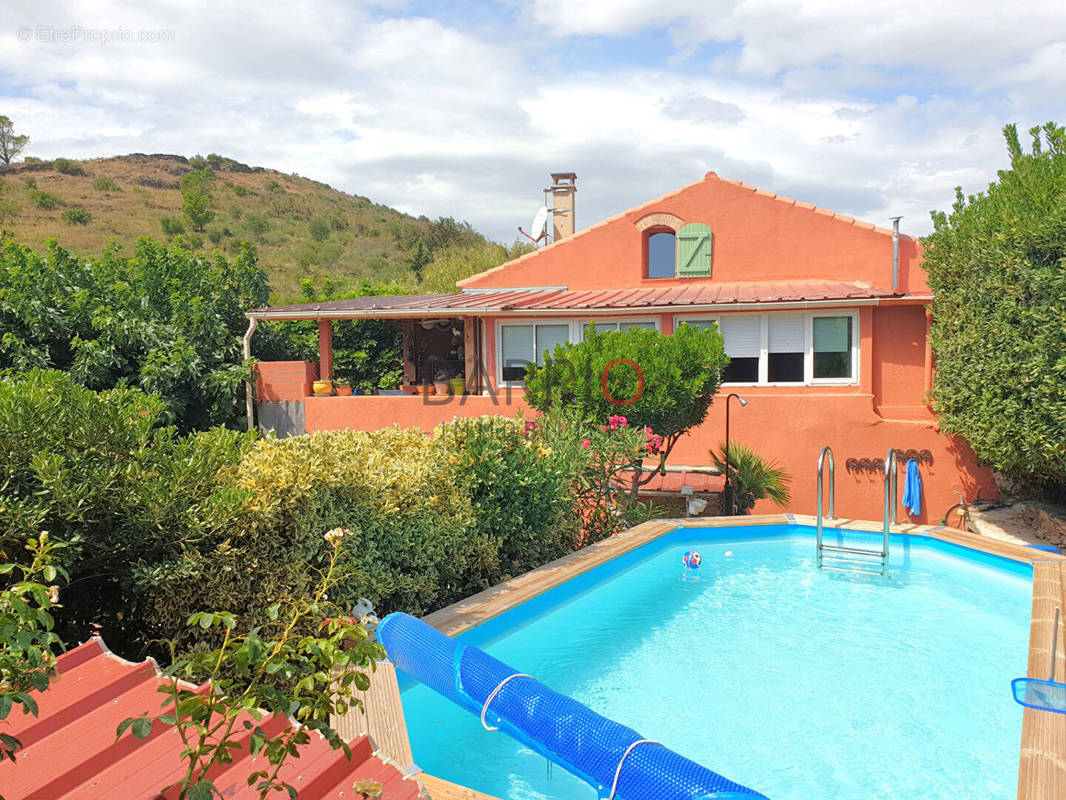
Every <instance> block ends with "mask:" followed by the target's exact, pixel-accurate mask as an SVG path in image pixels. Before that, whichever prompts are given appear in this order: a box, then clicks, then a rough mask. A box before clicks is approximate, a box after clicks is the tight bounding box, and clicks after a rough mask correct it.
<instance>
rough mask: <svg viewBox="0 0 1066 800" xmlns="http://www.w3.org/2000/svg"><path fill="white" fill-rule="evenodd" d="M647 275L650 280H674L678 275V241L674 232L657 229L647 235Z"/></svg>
mask: <svg viewBox="0 0 1066 800" xmlns="http://www.w3.org/2000/svg"><path fill="white" fill-rule="evenodd" d="M645 241H646V245H645V249H646V253H647V258H646V259H645V264H646V268H647V269H646V271H645V274H646V275H647V276H648V277H649V278H673V277H674V276H675V275H676V274H677V239H676V237H675V235H674V232H673V231H672V230H669V229H667V228H657V229H652V230H650V231H648V233H647V234H646V235H645Z"/></svg>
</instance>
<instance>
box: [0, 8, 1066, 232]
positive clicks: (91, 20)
mask: <svg viewBox="0 0 1066 800" xmlns="http://www.w3.org/2000/svg"><path fill="white" fill-rule="evenodd" d="M926 6H928V8H927V7H926ZM1060 6H1062V4H1061V3H1055V4H1053V5H1051V4H1041V3H1033V4H1026V5H1025V6H1024V7H1023V6H1018V7H1012V8H1010V9H1009V10H1008V11H1000V10H999V6H998V5H996V6H995V7H993V6H992V5H991V4H977V5H974V6H966V7H965V10H961V9H960V7H957V6H956V7H954V8H953V7H952V6H950V5H949V6H945V5H944V4H930V3H925V4H918V3H914V2H912V0H901V3H900V4H890V3H887V2H883V0H877V2H872V3H867V4H858V5H855V6H854V7H853V8H850V7H844V8H843V10H841V8H839V7H837V5H836V4H829V3H826V2H818V3H813V2H809V3H805V4H803V5H802V7H801V6H800V5H799V4H797V3H795V2H791V1H788V2H786V0H743V1H740V0H738V1H737V2H716V3H713V4H709V3H707V2H695V1H694V0H658V2H655V3H650V2H637V1H636V0H615V2H610V3H606V2H605V3H599V2H585V1H584V0H583V2H581V3H562V2H557V1H556V0H537V2H533V3H532V4H528V5H527V6H525V7H524V10H523V11H520V12H519V14H518V19H517V21H516V23H515V25H514V26H497V27H492V26H490V25H489V24H488V23H487V22H485V21H484V20H482V19H480V18H477V19H475V18H473V16H472V18H471V19H470V20H469V21H468V22H467V21H463V20H461V19H457V18H456V17H454V16H453V17H450V18H443V17H442V18H440V19H431V18H422V17H412V16H405V15H404V6H403V4H402V3H399V4H391V6H390V7H387V8H385V9H384V10H382V7H381V4H362V5H357V4H352V3H349V2H345V1H344V0H307V2H305V3H303V4H301V6H300V8H299V11H298V12H296V11H294V10H293V8H292V7H291V6H289V5H285V4H281V3H263V4H257V5H255V6H249V7H248V8H247V9H242V8H239V7H237V6H236V5H235V4H230V3H212V4H209V3H206V2H192V0H190V2H188V3H184V4H183V3H176V2H175V3H171V2H162V0H157V2H144V3H141V4H139V5H137V6H135V7H125V6H119V5H112V4H110V3H106V2H103V0H98V1H97V2H93V3H83V4H80V5H79V6H78V7H77V12H76V14H75V12H73V11H71V10H70V7H69V6H67V5H65V4H61V3H58V2H42V3H36V4H32V5H31V4H24V5H23V6H22V7H21V8H15V9H12V10H11V13H9V14H7V15H6V16H7V17H8V18H9V19H7V20H5V24H6V25H7V26H8V27H7V29H6V30H4V29H3V28H0V80H2V81H3V85H2V86H0V113H4V114H7V115H9V116H11V117H12V118H13V119H15V121H16V126H17V128H18V129H19V130H20V131H24V132H26V133H29V134H30V136H31V138H32V144H31V149H30V152H31V154H33V155H38V156H42V157H47V156H59V155H64V156H82V157H90V156H103V155H112V154H116V153H125V152H134V151H141V152H178V153H183V154H186V155H191V154H193V153H197V152H199V153H208V152H218V153H223V154H225V155H229V156H232V157H234V158H238V159H240V160H242V161H246V162H249V163H252V164H258V165H263V166H269V167H274V168H277V169H280V170H282V171H285V172H299V173H300V174H304V175H308V176H310V177H313V178H316V179H318V180H322V181H326V182H328V183H330V184H332V185H335V186H338V187H339V188H343V189H346V190H348V191H352V192H355V193H359V194H363V195H366V196H369V197H371V198H372V199H374V200H376V201H378V202H383V203H388V204H390V205H394V206H396V207H399V208H401V209H404V210H407V211H410V212H412V213H425V214H427V215H429V216H439V215H453V216H456V217H460V218H465V219H469V220H470V221H471V222H472V223H473V224H474V225H475V226H477V227H478V228H479V229H481V230H483V231H485V232H487V233H488V234H490V235H492V236H494V237H497V238H499V239H504V240H510V239H511V238H513V236H514V234H515V228H516V226H517V225H519V224H522V225H525V224H527V223H528V221H529V216H530V214H531V213H532V210H533V208H534V207H535V206H536V205H537V204H539V202H540V200H541V195H540V189H541V188H542V187H543V186H544V185H545V182H546V181H547V178H548V175H547V173H548V172H551V171H558V170H562V169H566V170H569V169H573V170H575V171H576V172H577V173H578V187H579V191H578V196H577V203H578V207H577V209H578V225H579V227H580V226H584V225H588V224H591V223H593V222H595V221H597V220H599V219H602V218H603V217H605V216H607V215H609V214H612V213H615V212H617V211H620V210H623V209H625V208H627V207H630V206H633V205H636V204H638V203H640V202H643V201H644V200H647V199H649V198H652V197H655V196H657V195H659V194H662V193H664V192H668V191H671V190H673V189H675V188H678V187H679V186H681V185H684V184H686V183H690V182H692V181H694V180H698V179H699V178H700V177H701V176H702V175H703V173H704V172H706V171H708V170H711V169H713V170H715V171H717V172H718V173H719V174H720V175H722V176H723V177H728V178H739V179H742V180H744V181H746V182H749V183H756V184H759V185H761V186H764V187H765V188H768V189H771V190H774V191H779V192H782V193H785V194H790V195H793V196H796V197H799V198H801V199H805V200H809V201H812V202H816V203H818V204H820V205H825V206H828V207H831V208H834V209H836V210H838V211H841V212H843V213H848V214H853V215H856V216H860V217H863V218H868V219H871V220H873V221H876V222H879V223H885V222H886V220H887V218H888V216H890V215H893V214H897V213H902V214H904V215H905V216H906V219H905V221H904V227H905V229H906V230H908V231H910V232H919V233H920V232H924V231H926V230H928V229H929V224H928V221H927V220H928V211H929V210H930V209H931V208H944V207H946V206H947V205H948V204H949V203H950V201H951V198H952V195H953V187H954V186H955V185H956V184H958V183H962V184H963V185H964V186H965V187H966V189H967V190H968V191H974V190H979V189H981V188H983V187H984V185H985V184H986V183H987V181H988V180H990V179H992V178H993V177H994V174H995V169H996V168H999V167H1001V166H1003V164H1004V162H1005V156H1004V148H1003V145H1002V140H1001V138H1000V136H999V129H1000V128H1001V127H1002V125H1003V124H1004V123H1005V122H1008V121H1017V122H1018V123H1019V127H1021V128H1023V129H1025V128H1028V127H1029V126H1030V125H1032V124H1036V123H1039V122H1043V121H1045V117H1044V115H1046V114H1051V113H1054V111H1055V110H1056V109H1053V108H1051V107H1052V105H1053V104H1054V103H1056V102H1057V101H1058V98H1060V97H1061V96H1062V93H1063V91H1064V90H1066V85H1064V83H1063V81H1064V80H1066V78H1064V77H1063V75H1064V74H1066V73H1064V72H1063V71H1062V69H1061V65H1062V63H1063V57H1064V55H1066V43H1064V41H1063V35H1062V34H1063V31H1064V30H1066V23H1064V22H1063V20H1064V15H1066V6H1062V7H1061V8H1060ZM393 7H394V8H395V9H396V10H395V11H394V9H393ZM471 13H472V15H473V13H474V12H471ZM24 25H25V26H31V28H33V29H34V30H35V29H36V26H56V27H62V26H71V25H81V26H83V27H84V28H90V27H91V26H95V27H98V28H121V29H126V30H132V31H139V30H170V31H173V34H174V35H173V41H169V42H164V43H155V44H141V43H136V42H134V43H128V44H127V43H112V44H109V45H102V44H99V43H89V42H85V41H81V42H71V43H65V44H64V43H58V44H57V43H47V42H39V41H31V42H29V43H24V42H21V41H19V39H18V37H17V35H16V33H17V31H18V29H19V26H24ZM653 26H659V27H662V26H666V27H667V28H668V29H669V30H670V32H671V35H672V36H673V39H674V41H675V42H676V43H677V47H678V48H679V49H682V50H685V49H686V48H687V50H685V52H691V51H692V48H695V47H698V46H699V45H700V44H702V43H706V42H710V43H719V44H722V43H725V45H724V47H723V48H719V49H718V50H715V51H714V52H713V53H712V55H713V56H714V57H715V58H716V60H715V61H714V64H713V67H712V68H709V69H702V70H700V69H697V68H695V67H694V65H693V64H692V63H685V62H682V63H679V64H672V63H669V62H666V63H663V64H658V65H655V64H653V65H649V64H648V62H647V61H646V60H645V61H638V60H636V59H634V60H633V61H632V63H626V60H627V59H625V58H622V57H619V54H618V53H617V52H615V53H614V54H613V59H603V60H599V61H598V60H597V56H596V54H597V53H598V52H599V50H598V49H597V48H598V47H599V46H600V45H602V44H603V43H604V42H607V43H609V42H610V41H611V40H610V39H595V38H590V39H586V38H581V37H586V36H587V37H621V36H638V35H640V33H641V31H643V30H645V29H647V28H649V27H653ZM577 35H580V36H579V38H569V37H574V36H577ZM618 41H622V40H618ZM582 47H586V48H588V57H587V58H583V57H582V55H583V54H582V52H581V51H580V48H582ZM623 55H624V54H623ZM620 61H621V62H622V63H621V64H619V62H620ZM916 76H921V77H920V78H919V77H916ZM936 76H939V77H936ZM1049 109H1050V110H1049Z"/></svg>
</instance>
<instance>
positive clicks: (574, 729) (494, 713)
mask: <svg viewBox="0 0 1066 800" xmlns="http://www.w3.org/2000/svg"><path fill="white" fill-rule="evenodd" d="M377 637H378V641H379V642H380V643H381V644H382V645H384V647H385V651H386V652H387V653H388V656H389V659H390V660H391V661H392V662H393V663H394V664H395V665H396V666H397V667H399V668H400V669H402V670H403V671H404V672H406V673H407V674H408V675H410V676H412V677H414V678H417V679H418V680H419V681H421V682H422V683H424V684H426V685H427V686H429V687H430V688H431V689H433V690H435V691H437V692H439V693H440V694H442V695H444V696H445V697H447V698H448V699H449V700H451V701H452V702H454V703H458V704H459V705H461V706H463V707H464V708H466V709H467V710H468V711H471V712H473V713H475V714H478V715H479V716H480V715H481V712H482V709H483V707H484V705H485V701H486V700H487V699H488V697H489V695H491V694H492V693H493V691H494V690H495V689H496V687H498V686H499V685H500V683H501V682H502V681H504V680H505V679H507V678H508V677H510V676H512V675H515V673H516V672H517V670H515V669H512V668H511V667H509V666H507V665H506V664H504V663H503V662H501V661H497V660H496V659H495V658H493V657H492V656H490V655H489V654H488V653H486V652H484V651H482V650H479V649H478V648H476V647H469V646H467V645H464V644H461V643H460V642H457V641H455V640H454V639H450V638H449V637H447V636H445V635H444V634H443V633H441V632H440V631H438V630H436V629H435V628H433V627H431V626H429V625H427V624H426V623H424V622H422V621H421V620H419V619H416V618H415V617H412V616H410V615H408V614H390V615H389V616H387V617H386V618H385V619H384V620H383V621H382V623H381V625H380V626H379V627H378V630H377ZM485 722H486V723H487V724H489V725H491V726H496V727H499V729H500V730H501V731H503V732H505V733H507V734H509V735H510V736H512V737H514V738H515V739H517V740H518V741H520V742H522V743H523V744H525V745H527V746H528V747H531V748H533V749H534V750H536V751H537V752H538V753H540V754H541V755H543V756H545V757H546V758H549V759H551V760H552V761H553V762H555V763H556V764H558V765H559V766H561V767H563V768H564V769H566V770H568V771H570V772H572V773H573V774H575V775H577V776H578V777H579V778H581V779H582V780H585V781H587V782H588V783H590V784H591V785H592V786H593V787H594V788H595V789H596V790H597V791H598V792H599V795H600V797H607V795H609V794H610V792H611V785H612V784H613V782H614V776H615V771H616V769H617V768H618V762H619V761H620V760H621V759H622V756H623V755H624V754H625V752H626V750H627V748H629V746H630V745H631V744H633V743H634V742H636V741H639V740H640V739H642V738H643V737H642V736H641V735H640V734H639V733H637V732H636V731H635V730H633V729H632V728H627V727H626V726H625V725H621V724H619V723H617V722H614V721H613V720H609V719H607V718H606V717H601V716H600V715H599V714H597V713H596V712H594V711H592V710H591V709H589V708H588V707H586V706H584V705H582V704H581V703H579V702H577V701H576V700H574V699H572V698H570V697H566V696H565V695H561V694H558V693H557V692H553V691H552V690H551V689H549V688H548V687H547V686H544V685H543V684H541V683H539V682H537V681H536V680H534V679H533V678H529V677H515V678H513V679H511V680H508V681H507V683H505V684H504V685H503V687H502V688H501V689H500V690H499V692H498V693H497V694H496V696H495V697H493V698H492V703H491V704H490V706H489V710H488V713H487V714H486V716H485ZM615 797H616V798H621V800H652V799H653V798H654V800H710V798H720V799H721V800H725V799H726V798H747V799H749V800H750V798H752V797H755V798H760V797H762V798H764V796H763V795H761V794H759V793H758V792H756V791H753V790H752V789H748V788H747V787H745V786H741V785H740V784H737V783H734V782H733V781H731V780H729V779H728V778H724V777H722V776H721V775H719V774H718V773H716V772H712V771H711V770H709V769H707V768H706V767H702V766H700V765H699V764H697V763H696V762H694V761H691V760H689V759H687V758H685V757H684V756H681V755H678V754H677V753H675V752H673V751H672V750H670V749H668V748H666V747H664V746H663V745H661V744H657V743H655V744H642V745H640V746H638V747H635V748H634V749H633V750H632V751H631V752H630V753H629V755H628V756H627V757H626V759H625V763H624V764H623V767H622V770H621V774H620V777H619V780H618V789H617V792H616V794H615ZM764 800H765V798H764Z"/></svg>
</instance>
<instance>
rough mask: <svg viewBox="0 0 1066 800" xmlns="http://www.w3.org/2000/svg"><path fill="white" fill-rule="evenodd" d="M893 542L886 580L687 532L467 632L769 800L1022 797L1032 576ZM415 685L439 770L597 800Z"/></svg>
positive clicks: (418, 737) (721, 533) (790, 546)
mask: <svg viewBox="0 0 1066 800" xmlns="http://www.w3.org/2000/svg"><path fill="white" fill-rule="evenodd" d="M848 536H849V541H851V542H853V543H854V542H861V541H862V540H863V539H864V538H865V539H868V541H869V542H870V543H871V544H872V543H873V542H874V541H875V540H876V537H874V536H873V535H870V534H861V533H855V534H852V533H849V534H848ZM892 544H893V557H892V565H891V571H890V574H889V576H888V577H887V578H882V577H881V576H862V575H853V574H843V573H833V572H821V571H819V570H817V569H816V567H815V565H814V535H813V529H811V528H808V527H804V526H798V525H772V526H759V527H743V528H714V529H699V528H683V529H679V530H675V531H673V532H671V533H668V534H666V535H664V536H662V537H660V538H658V539H656V540H654V541H652V542H650V543H648V544H646V545H644V546H642V547H639V548H637V549H635V550H632V551H631V552H629V553H626V554H625V555H622V556H620V557H618V558H615V559H613V560H612V561H610V562H608V563H606V564H603V565H601V566H599V567H596V568H595V569H592V570H590V571H589V572H586V573H584V574H583V575H580V576H578V577H576V578H573V579H571V580H569V581H567V582H566V583H563V584H561V585H560V586H558V587H556V588H554V589H552V590H550V591H548V592H546V593H544V594H542V595H540V596H539V597H537V598H535V599H534V600H531V601H529V602H527V603H524V604H522V605H520V606H517V607H515V608H513V609H511V610H510V611H507V612H506V613H504V614H502V615H500V616H498V617H496V618H494V619H492V620H491V621H489V622H487V623H485V624H483V625H480V626H478V627H476V628H473V629H472V630H470V631H468V632H466V633H465V634H463V635H462V636H461V637H460V638H461V640H462V641H464V642H467V643H469V644H474V645H477V646H479V647H483V648H484V649H486V650H487V651H488V652H489V653H491V654H492V655H494V656H496V657H497V658H499V659H501V660H502V661H505V662H507V663H508V664H510V665H512V666H513V667H515V668H516V669H518V670H520V671H522V672H528V673H530V674H532V675H535V676H536V677H537V678H538V679H539V680H541V681H542V682H543V683H545V684H547V685H548V686H550V687H551V688H553V689H555V690H556V691H559V692H562V693H564V694H568V695H570V696H572V697H574V698H575V699H577V700H579V701H581V702H583V703H585V704H586V705H588V706H589V707H590V708H592V709H593V710H595V711H597V712H599V713H600V714H603V715H604V716H607V717H610V718H611V719H614V720H617V721H618V722H621V723H623V724H625V725H628V726H630V727H632V728H635V729H636V730H638V731H640V732H641V733H642V734H643V735H644V736H646V737H649V738H652V739H655V740H657V741H660V742H662V743H663V744H665V745H666V746H667V747H669V748H671V749H673V750H676V751H678V752H679V753H681V754H683V755H685V756H688V757H689V758H692V759H693V760H695V761H697V762H699V763H701V764H704V765H705V766H707V767H709V768H710V769H712V770H715V771H716V772H720V773H722V774H724V775H726V776H728V777H729V778H731V779H733V780H735V781H738V782H740V783H743V784H745V785H748V786H751V787H752V788H754V789H757V790H758V791H760V792H763V793H764V794H766V795H767V796H768V797H770V798H771V799H772V800H791V799H795V800H800V798H803V800H809V799H810V798H838V799H839V800H849V799H851V798H854V799H855V800H858V798H897V797H898V798H904V797H906V798H915V797H921V798H955V797H958V796H961V795H960V793H962V794H964V795H965V796H972V797H981V798H1008V797H1013V796H1014V791H1015V787H1016V777H1017V765H1018V743H1019V739H1020V733H1021V719H1022V711H1021V708H1020V707H1018V706H1017V705H1015V704H1014V703H1013V701H1012V700H1011V696H1010V690H1009V683H1010V679H1011V678H1013V677H1016V676H1018V675H1023V674H1025V670H1026V654H1027V646H1028V637H1029V609H1030V597H1031V576H1032V572H1031V568H1030V567H1029V565H1025V564H1017V563H1015V562H1011V561H1008V560H1006V559H1000V558H997V557H995V556H991V555H987V554H983V553H978V552H975V551H968V550H965V549H963V548H960V547H956V546H953V545H950V544H946V543H944V542H939V541H936V540H932V539H925V538H921V537H914V536H907V537H904V536H894V537H893V541H892ZM689 549H696V550H698V551H699V552H700V553H701V554H702V556H703V564H702V567H701V569H700V570H699V571H698V573H697V574H696V575H695V576H694V575H692V574H691V573H686V571H685V570H684V569H683V567H682V565H681V555H682V554H683V553H684V552H685V551H686V550H689ZM727 552H729V553H731V555H726V553H727ZM693 578H696V579H695V580H694V579H693ZM402 688H404V691H403V695H402V697H403V704H404V710H405V715H406V717H407V723H408V728H409V732H410V736H411V741H412V746H413V749H414V755H415V761H416V763H418V765H419V766H420V767H422V768H423V769H424V770H426V771H427V772H429V773H431V774H435V775H437V776H439V777H442V778H445V779H447V780H451V781H454V782H456V783H461V784H465V785H467V786H470V787H472V788H475V789H478V790H480V791H483V792H487V793H489V794H493V795H496V796H498V797H502V798H507V799H508V800H511V799H512V798H513V799H514V800H519V799H521V800H526V798H561V799H562V800H571V799H573V800H590V798H593V797H595V792H594V791H593V790H592V789H591V788H590V787H589V786H588V785H586V784H585V783H583V782H582V781H580V780H578V779H577V778H575V777H573V776H571V775H569V774H568V773H566V772H565V771H564V770H562V769H561V768H559V767H557V766H556V767H551V768H549V766H548V763H547V762H546V760H545V759H544V758H543V757H542V756H540V755H538V754H536V753H534V752H532V751H531V750H529V749H527V748H524V747H522V746H521V745H519V744H518V743H517V742H515V741H514V740H512V739H510V738H509V737H507V736H505V735H503V734H500V733H489V732H486V731H484V730H483V729H482V728H481V725H480V722H479V720H478V719H477V717H475V716H473V715H471V714H469V713H468V712H466V711H465V710H463V709H461V708H459V707H458V706H456V705H454V704H452V703H450V702H449V701H447V700H445V699H443V698H442V697H440V696H439V695H436V694H435V693H434V692H432V691H431V690H429V689H427V688H426V687H423V686H421V685H414V684H411V683H410V682H408V683H407V685H405V686H404V687H402Z"/></svg>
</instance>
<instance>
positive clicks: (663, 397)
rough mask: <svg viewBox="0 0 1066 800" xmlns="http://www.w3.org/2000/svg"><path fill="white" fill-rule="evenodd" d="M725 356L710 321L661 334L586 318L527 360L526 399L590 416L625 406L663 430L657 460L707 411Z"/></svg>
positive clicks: (635, 420)
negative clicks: (573, 333) (538, 357)
mask: <svg viewBox="0 0 1066 800" xmlns="http://www.w3.org/2000/svg"><path fill="white" fill-rule="evenodd" d="M728 364H729V357H728V356H727V355H726V354H725V346H724V344H723V341H722V336H721V334H720V333H719V332H718V330H717V328H698V327H695V326H692V325H688V324H681V325H679V326H678V328H677V330H675V331H674V332H673V333H672V334H670V335H665V334H662V333H659V332H658V331H652V330H642V329H630V330H628V331H597V330H596V328H595V326H594V325H590V326H589V328H588V329H587V330H586V331H585V334H584V337H583V339H582V341H580V342H568V343H565V344H560V345H557V346H556V348H555V350H554V351H553V352H551V353H549V354H548V355H547V357H546V358H545V359H544V363H543V365H541V366H539V367H538V366H537V364H535V363H531V364H529V366H528V367H527V368H526V376H525V378H526V400H527V401H528V402H529V404H530V405H531V406H533V407H534V408H535V409H537V411H540V412H542V413H544V412H547V411H548V410H550V409H569V410H571V411H573V412H575V413H577V414H578V415H579V417H580V418H581V419H583V420H585V421H586V422H587V423H590V424H591V423H597V424H602V421H603V420H606V419H607V418H608V417H610V416H611V415H612V414H619V413H620V414H624V415H625V416H626V418H627V419H628V420H629V422H630V423H631V424H632V425H634V426H636V427H639V428H652V429H653V430H654V431H655V433H656V435H659V436H661V437H662V442H661V447H660V448H659V456H660V466H663V465H665V463H666V459H667V458H669V456H670V452H671V451H672V450H673V448H674V445H675V444H676V443H677V441H678V440H679V439H680V438H681V436H683V435H684V434H685V433H687V432H688V431H690V430H692V429H693V428H695V427H696V426H697V425H699V424H700V423H701V422H703V420H704V419H705V418H706V416H707V411H708V409H709V408H710V405H711V403H712V402H713V401H714V396H715V394H716V393H717V392H718V389H719V387H720V385H721V381H722V371H723V370H724V369H725V368H726V366H727V365H728ZM651 474H652V473H651V472H647V471H646V472H645V473H644V477H640V472H639V471H637V472H635V473H634V475H635V480H636V481H637V482H645V483H646V482H647V480H648V479H650V476H651ZM635 488H636V484H634V489H635Z"/></svg>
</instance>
